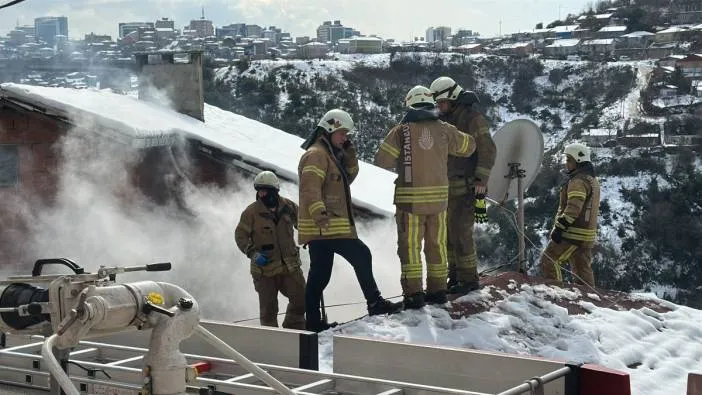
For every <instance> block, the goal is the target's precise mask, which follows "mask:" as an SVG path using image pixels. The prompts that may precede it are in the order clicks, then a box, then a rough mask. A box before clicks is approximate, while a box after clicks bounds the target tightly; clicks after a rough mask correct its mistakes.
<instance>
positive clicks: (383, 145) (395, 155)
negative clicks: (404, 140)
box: [380, 142, 400, 159]
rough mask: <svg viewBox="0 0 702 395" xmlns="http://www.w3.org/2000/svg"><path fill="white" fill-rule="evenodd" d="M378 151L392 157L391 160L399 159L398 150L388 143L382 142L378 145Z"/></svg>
mask: <svg viewBox="0 0 702 395" xmlns="http://www.w3.org/2000/svg"><path fill="white" fill-rule="evenodd" d="M380 149H381V150H383V151H385V152H386V153H387V154H388V155H390V156H392V157H393V158H396V159H397V158H398V157H400V150H399V149H397V148H395V147H393V146H392V145H390V144H389V143H386V142H383V143H381V144H380Z"/></svg>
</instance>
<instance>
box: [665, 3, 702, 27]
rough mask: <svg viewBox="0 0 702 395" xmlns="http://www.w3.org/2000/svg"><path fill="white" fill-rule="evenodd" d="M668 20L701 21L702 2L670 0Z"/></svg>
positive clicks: (673, 21)
mask: <svg viewBox="0 0 702 395" xmlns="http://www.w3.org/2000/svg"><path fill="white" fill-rule="evenodd" d="M668 13H669V15H670V22H671V23H674V24H689V23H700V22H702V2H700V1H699V0H675V1H671V2H670V9H669V12H668Z"/></svg>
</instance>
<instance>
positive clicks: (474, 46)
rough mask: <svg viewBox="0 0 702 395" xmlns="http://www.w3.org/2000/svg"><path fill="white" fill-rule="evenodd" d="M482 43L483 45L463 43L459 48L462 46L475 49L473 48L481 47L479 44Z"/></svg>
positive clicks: (462, 47)
mask: <svg viewBox="0 0 702 395" xmlns="http://www.w3.org/2000/svg"><path fill="white" fill-rule="evenodd" d="M481 45H483V44H480V43H472V44H463V45H461V46H459V47H457V48H460V49H473V48H477V47H479V46H481Z"/></svg>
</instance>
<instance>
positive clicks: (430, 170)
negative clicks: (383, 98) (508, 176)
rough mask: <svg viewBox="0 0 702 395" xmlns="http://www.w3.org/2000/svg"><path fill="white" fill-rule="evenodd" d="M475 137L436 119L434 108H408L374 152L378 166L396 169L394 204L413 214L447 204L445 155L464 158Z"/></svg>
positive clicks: (447, 189) (443, 206)
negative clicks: (430, 109)
mask: <svg viewBox="0 0 702 395" xmlns="http://www.w3.org/2000/svg"><path fill="white" fill-rule="evenodd" d="M474 151H475V140H474V139H473V138H472V137H471V136H469V135H467V134H465V133H462V132H460V131H459V130H458V129H456V128H455V127H454V126H452V125H450V124H448V123H446V122H442V121H439V120H438V115H437V114H436V112H435V111H429V110H422V109H412V110H410V111H409V112H408V113H407V115H406V116H405V118H404V119H403V120H402V122H401V123H400V124H399V125H397V126H395V127H394V128H392V129H391V130H390V133H388V135H387V136H386V137H385V140H384V141H383V142H382V143H381V144H380V147H379V149H378V152H377V153H376V155H375V164H376V165H377V166H379V167H382V168H386V169H392V168H395V169H396V170H397V174H398V177H397V179H396V180H395V198H394V203H395V205H396V206H397V208H398V209H400V210H402V211H406V212H410V213H413V214H421V215H428V214H436V213H439V212H441V211H444V210H446V208H447V206H448V196H449V193H448V192H449V187H448V181H449V180H448V176H447V161H448V157H449V155H456V156H460V157H468V156H470V155H471V154H473V152H474Z"/></svg>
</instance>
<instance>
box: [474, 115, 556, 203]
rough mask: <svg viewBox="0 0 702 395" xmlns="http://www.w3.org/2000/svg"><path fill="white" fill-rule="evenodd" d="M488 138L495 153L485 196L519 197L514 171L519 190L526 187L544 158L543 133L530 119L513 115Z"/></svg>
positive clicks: (508, 198) (499, 201)
mask: <svg viewBox="0 0 702 395" xmlns="http://www.w3.org/2000/svg"><path fill="white" fill-rule="evenodd" d="M492 139H493V140H494V141H495V146H496V148H497V156H496V158H495V165H494V166H493V167H492V170H491V171H490V178H489V180H488V186H487V196H488V197H489V198H490V199H492V200H493V201H495V202H498V203H504V202H506V201H508V200H511V199H515V198H518V197H519V185H518V182H517V181H518V180H517V178H518V173H517V172H518V171H519V172H520V173H521V178H522V180H521V181H522V182H521V184H522V185H521V187H522V188H523V190H526V189H527V188H529V185H531V183H532V182H533V181H534V178H536V174H537V173H538V172H539V169H540V168H541V162H542V161H543V159H544V137H543V135H542V134H541V130H539V127H538V126H537V125H536V124H535V123H534V122H532V121H530V120H528V119H515V120H513V121H510V122H508V123H507V124H505V125H504V126H502V127H501V128H500V129H499V130H498V131H497V132H495V134H494V135H493V136H492ZM515 164H518V166H516V165H515Z"/></svg>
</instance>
